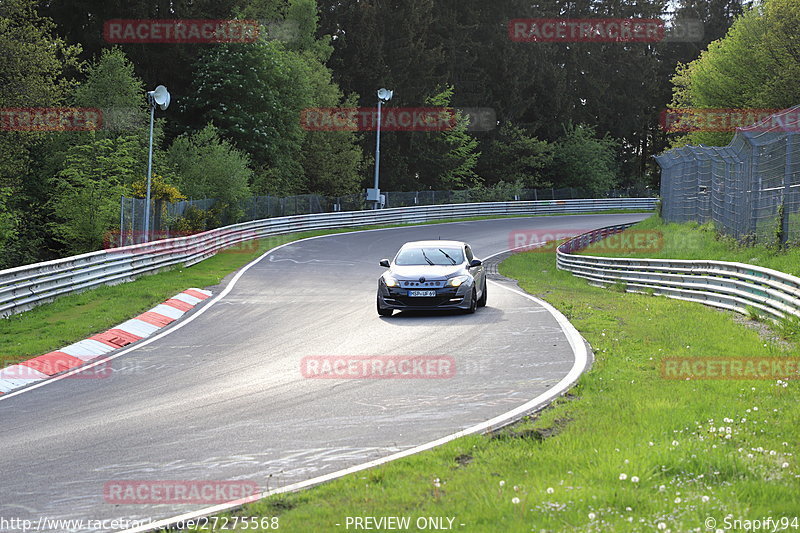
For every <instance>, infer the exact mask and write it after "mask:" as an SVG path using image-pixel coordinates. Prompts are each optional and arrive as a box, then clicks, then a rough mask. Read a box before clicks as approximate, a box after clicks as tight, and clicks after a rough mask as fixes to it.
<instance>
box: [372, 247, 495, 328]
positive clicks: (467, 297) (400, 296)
mask: <svg viewBox="0 0 800 533" xmlns="http://www.w3.org/2000/svg"><path fill="white" fill-rule="evenodd" d="M381 266H384V267H386V268H388V269H389V270H387V271H386V272H385V273H384V274H383V275H382V276H381V277H380V278H378V314H379V315H381V316H391V315H392V312H394V310H395V309H397V310H400V311H406V310H430V309H462V310H464V311H466V312H468V313H474V312H475V310H476V309H477V308H478V307H483V306H484V305H486V272H485V270H484V268H483V264H482V263H481V260H480V259H475V257H474V256H473V254H472V249H471V248H470V246H469V245H468V244H467V243H464V242H459V241H416V242H407V243H406V244H404V245H403V246H402V247H401V248H400V251H399V252H397V255H396V256H395V257H394V260H392V262H391V263H390V262H389V260H388V259H382V260H381Z"/></svg>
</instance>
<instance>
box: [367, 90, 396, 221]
mask: <svg viewBox="0 0 800 533" xmlns="http://www.w3.org/2000/svg"><path fill="white" fill-rule="evenodd" d="M393 95H394V91H390V90H389V89H380V90H378V128H377V136H376V139H375V184H374V188H372V189H368V190H367V200H371V201H373V202H374V207H373V208H374V209H378V208H379V207H380V203H381V190H380V187H379V182H380V166H381V104H383V103H384V102H388V101H389V100H391V99H392V96H393Z"/></svg>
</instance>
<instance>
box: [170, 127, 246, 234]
mask: <svg viewBox="0 0 800 533" xmlns="http://www.w3.org/2000/svg"><path fill="white" fill-rule="evenodd" d="M167 162H168V164H169V165H170V166H171V167H172V168H173V169H174V172H175V174H176V178H177V184H178V188H179V189H180V190H181V192H182V194H184V195H186V196H188V197H190V198H216V199H217V201H218V202H219V204H220V205H221V206H225V207H224V208H225V209H227V211H226V215H227V216H228V218H229V219H231V220H235V219H236V218H238V216H240V214H241V211H240V209H239V208H238V204H239V202H240V201H241V200H243V199H244V198H247V197H248V196H250V189H249V186H248V183H249V182H250V181H251V179H252V175H253V171H252V170H251V169H250V167H249V166H248V165H249V162H250V160H249V157H248V156H247V154H245V153H243V152H242V151H240V150H237V149H236V148H234V147H233V146H232V145H231V143H230V142H228V141H226V140H223V139H220V137H219V134H218V131H217V129H216V128H215V127H214V126H212V125H210V124H209V125H207V126H206V127H205V128H203V129H202V130H200V131H199V132H197V133H195V134H194V135H182V136H180V137H178V138H177V139H175V141H173V143H172V146H170V148H169V150H168V151H167Z"/></svg>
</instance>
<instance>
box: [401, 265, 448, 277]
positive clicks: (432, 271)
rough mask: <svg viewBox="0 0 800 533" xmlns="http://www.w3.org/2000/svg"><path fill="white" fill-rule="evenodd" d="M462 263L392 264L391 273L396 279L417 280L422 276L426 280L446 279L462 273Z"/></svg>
mask: <svg viewBox="0 0 800 533" xmlns="http://www.w3.org/2000/svg"><path fill="white" fill-rule="evenodd" d="M463 271H464V265H452V266H439V265H432V266H427V265H408V266H398V265H394V266H392V275H394V276H395V277H396V278H398V279H407V280H418V279H419V278H421V277H424V278H425V279H427V280H440V279H447V278H449V277H451V276H454V275H456V274H459V273H463Z"/></svg>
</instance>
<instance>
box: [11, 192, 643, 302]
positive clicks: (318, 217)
mask: <svg viewBox="0 0 800 533" xmlns="http://www.w3.org/2000/svg"><path fill="white" fill-rule="evenodd" d="M655 201H656V199H655V198H603V199H587V200H541V201H528V202H484V203H471V204H447V205H427V206H418V207H398V208H393V209H381V210H375V211H346V212H338V213H323V214H314V215H297V216H288V217H280V218H268V219H264V220H254V221H252V222H244V223H241V224H234V225H232V226H226V227H224V228H218V229H214V230H210V231H206V232H203V233H198V234H196V235H191V236H188V237H179V238H174V239H165V240H160V241H154V242H151V243H146V244H137V245H133V246H126V247H122V248H115V249H111V250H101V251H97V252H91V253H88V254H82V255H76V256H72V257H66V258H63V259H56V260H54V261H46V262H43V263H35V264H32V265H24V266H20V267H16V268H11V269H8V270H3V271H0V316H2V317H8V316H10V315H12V314H14V313H19V312H22V311H25V310H27V309H30V308H32V307H34V306H36V305H39V304H41V303H45V302H48V301H51V300H52V299H53V298H55V297H57V296H60V295H62V294H70V293H73V292H78V291H81V290H85V289H89V288H92V287H96V286H99V285H113V284H115V283H122V282H125V281H130V280H132V279H134V278H136V277H137V276H139V275H141V274H145V273H148V272H155V271H158V270H159V269H162V268H165V267H169V266H172V265H177V264H183V265H185V266H189V265H193V264H195V263H198V262H200V261H202V260H203V259H206V258H208V257H210V256H212V255H214V254H215V253H216V252H217V251H218V250H221V249H223V248H226V247H229V246H232V245H234V244H237V243H240V242H244V241H249V240H253V239H261V238H264V237H269V236H272V235H280V234H285V233H293V232H298V231H310V230H321V229H331V228H350V227H358V226H366V225H372V224H406V223H417V222H427V221H431V220H438V219H448V218H461V217H470V216H486V215H508V216H513V215H547V214H579V213H588V212H595V211H608V210H613V209H635V210H642V211H649V210H652V209H654V207H655Z"/></svg>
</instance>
